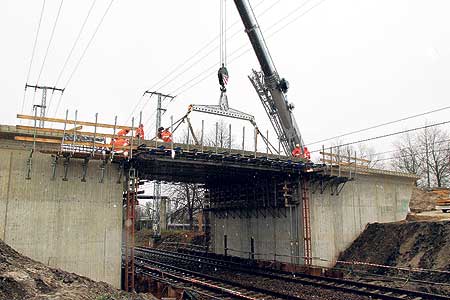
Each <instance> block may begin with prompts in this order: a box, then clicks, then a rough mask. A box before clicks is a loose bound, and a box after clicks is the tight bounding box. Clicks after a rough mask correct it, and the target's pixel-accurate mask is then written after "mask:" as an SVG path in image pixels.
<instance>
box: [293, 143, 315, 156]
mask: <svg viewBox="0 0 450 300" xmlns="http://www.w3.org/2000/svg"><path fill="white" fill-rule="evenodd" d="M292 156H293V157H301V158H304V159H307V160H310V159H311V153H310V152H309V150H308V148H307V147H303V151H302V148H301V147H300V145H299V144H297V145H295V148H294V150H292Z"/></svg>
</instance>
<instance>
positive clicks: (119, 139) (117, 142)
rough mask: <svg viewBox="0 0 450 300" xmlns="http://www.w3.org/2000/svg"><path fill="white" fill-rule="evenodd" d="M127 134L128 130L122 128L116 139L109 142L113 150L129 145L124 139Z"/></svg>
mask: <svg viewBox="0 0 450 300" xmlns="http://www.w3.org/2000/svg"><path fill="white" fill-rule="evenodd" d="M129 132H130V129H129V128H123V129H121V130H120V131H119V132H118V133H117V138H115V139H112V141H111V142H112V144H113V145H114V148H124V147H126V146H128V145H129V144H130V142H129V140H128V139H126V138H124V137H125V136H126V135H127V134H128V133H129Z"/></svg>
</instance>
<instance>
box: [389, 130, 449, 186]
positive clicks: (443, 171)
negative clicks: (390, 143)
mask: <svg viewBox="0 0 450 300" xmlns="http://www.w3.org/2000/svg"><path fill="white" fill-rule="evenodd" d="M449 141H450V135H449V133H448V132H446V131H444V130H442V129H439V128H437V127H431V128H426V129H425V130H423V131H421V132H418V133H416V134H414V135H411V134H409V133H408V134H405V135H404V136H402V137H401V139H400V141H398V142H396V143H395V147H396V149H397V151H396V152H395V155H394V160H393V161H392V166H393V167H394V168H395V169H397V170H399V171H405V172H408V173H412V174H416V175H418V176H420V177H421V179H420V180H419V182H418V185H420V186H427V187H428V188H430V187H432V186H437V187H444V186H447V185H448V184H449V181H450V166H449V163H450V149H449V148H450V142H449Z"/></svg>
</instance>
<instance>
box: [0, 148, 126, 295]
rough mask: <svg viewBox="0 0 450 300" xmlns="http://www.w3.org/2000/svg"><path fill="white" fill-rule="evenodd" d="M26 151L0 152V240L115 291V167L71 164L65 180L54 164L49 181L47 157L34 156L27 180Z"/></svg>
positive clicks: (118, 224)
mask: <svg viewBox="0 0 450 300" xmlns="http://www.w3.org/2000/svg"><path fill="white" fill-rule="evenodd" d="M0 142H1V141H0ZM28 155H29V151H26V150H19V149H17V148H16V149H11V148H10V149H5V148H3V149H2V148H0V238H1V239H3V240H4V241H5V242H6V243H7V244H9V245H10V246H12V247H13V248H14V249H16V250H17V251H19V252H20V253H22V254H24V255H26V256H29V257H31V258H33V259H35V260H37V261H40V262H42V263H44V264H47V265H49V266H52V267H58V268H61V269H63V270H66V271H69V272H74V273H77V274H80V275H84V276H87V277H89V278H92V279H94V280H100V281H105V282H107V283H110V284H112V285H113V286H115V287H120V265H121V237H122V235H121V232H122V185H121V184H117V183H116V181H117V176H118V172H117V167H116V166H114V165H110V164H109V165H107V167H106V174H105V178H104V183H99V178H100V162H99V161H90V162H89V164H88V172H87V177H86V182H81V177H82V166H81V165H82V160H79V159H72V160H71V161H70V165H69V171H68V176H67V177H68V181H63V180H62V178H63V174H64V169H63V162H62V161H59V162H58V166H57V169H56V178H55V180H52V179H51V175H52V168H51V156H50V155H48V154H41V153H35V154H34V156H33V168H32V174H31V180H26V179H25V177H26V170H27V158H28Z"/></svg>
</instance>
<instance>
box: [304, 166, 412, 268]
mask: <svg viewBox="0 0 450 300" xmlns="http://www.w3.org/2000/svg"><path fill="white" fill-rule="evenodd" d="M413 183H414V179H411V178H408V177H400V176H386V175H381V174H380V175H358V176H357V178H356V180H354V181H350V182H348V183H347V184H346V186H345V187H344V189H343V190H342V192H341V193H340V194H339V196H335V195H334V196H333V195H331V193H330V191H329V190H326V191H325V192H324V193H323V194H320V192H316V193H315V194H313V195H311V200H310V206H311V234H312V236H311V240H312V253H313V256H314V257H320V258H323V259H326V260H329V261H331V262H323V261H318V260H316V261H313V263H314V264H316V265H324V266H330V265H332V264H333V263H332V262H334V261H335V260H336V258H337V256H338V255H339V253H340V252H342V251H344V250H345V249H346V248H347V247H348V246H350V244H351V243H352V242H353V241H354V240H355V239H356V238H357V237H358V235H359V234H360V233H361V232H362V231H363V230H364V228H365V227H366V225H367V224H368V223H373V222H380V223H384V222H394V221H400V220H404V219H405V218H406V215H407V213H408V207H409V200H410V199H411V193H412V188H413Z"/></svg>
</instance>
